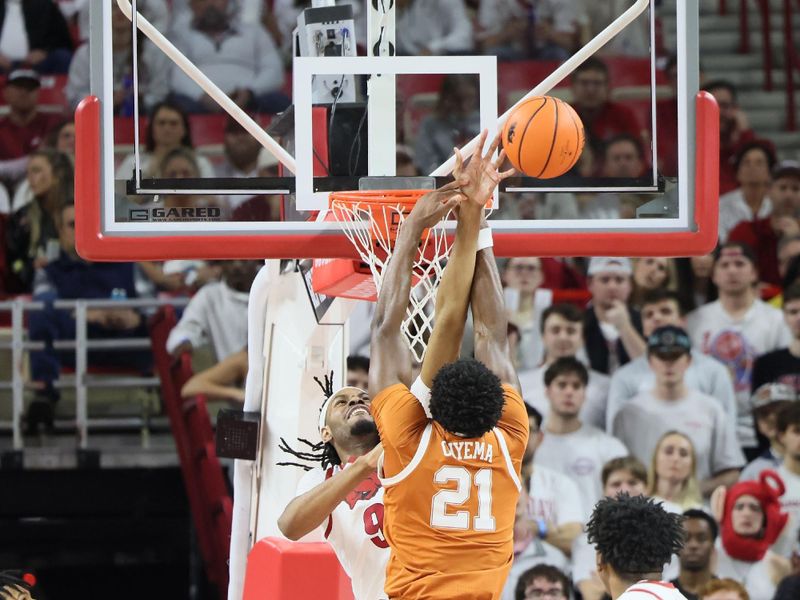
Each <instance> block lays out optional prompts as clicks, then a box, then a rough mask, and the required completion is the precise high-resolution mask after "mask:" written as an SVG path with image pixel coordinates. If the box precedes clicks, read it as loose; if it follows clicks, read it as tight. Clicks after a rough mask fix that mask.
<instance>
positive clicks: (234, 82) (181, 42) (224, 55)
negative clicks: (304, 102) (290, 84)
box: [171, 0, 289, 113]
mask: <svg viewBox="0 0 800 600" xmlns="http://www.w3.org/2000/svg"><path fill="white" fill-rule="evenodd" d="M190 7H191V9H192V17H193V18H192V20H191V22H190V23H188V24H181V23H178V24H177V25H176V26H175V27H174V29H173V34H172V41H173V43H174V44H175V46H177V48H178V49H179V50H181V51H182V52H183V53H184V54H185V55H186V57H187V58H188V59H189V60H191V61H192V62H193V63H194V64H195V65H197V66H198V67H199V68H200V69H201V70H202V71H203V72H204V73H206V74H207V75H208V77H209V79H211V80H212V81H213V82H214V83H216V84H217V85H218V86H219V87H220V89H222V91H223V92H225V93H226V94H228V95H229V96H230V97H231V99H232V100H233V101H234V102H236V104H238V105H239V106H241V107H242V108H247V109H250V110H255V111H257V112H265V113H278V112H281V111H282V110H284V109H286V108H287V107H288V105H289V99H288V98H287V97H286V96H285V95H284V94H283V92H281V88H282V87H283V80H284V72H283V61H282V60H281V56H280V53H279V52H278V49H277V48H276V47H275V43H274V42H273V41H272V38H271V37H270V36H269V34H268V33H267V32H266V30H265V29H264V28H263V27H262V26H261V25H260V24H246V23H236V22H235V21H234V18H233V17H234V6H233V2H232V1H231V0H214V2H205V1H201V0H192V1H191V3H190ZM171 87H172V91H173V100H174V101H175V102H176V103H177V104H178V105H180V106H181V107H182V108H183V109H184V110H185V111H186V112H189V113H208V112H222V107H221V106H220V105H219V104H218V103H217V102H216V101H214V100H213V99H211V97H210V96H207V95H205V94H204V93H203V90H202V89H200V87H199V86H198V85H197V84H196V83H195V82H194V81H193V80H192V79H190V78H189V76H188V75H186V74H185V73H184V72H183V71H182V70H181V69H180V68H178V67H177V66H174V68H173V71H172V81H171Z"/></svg>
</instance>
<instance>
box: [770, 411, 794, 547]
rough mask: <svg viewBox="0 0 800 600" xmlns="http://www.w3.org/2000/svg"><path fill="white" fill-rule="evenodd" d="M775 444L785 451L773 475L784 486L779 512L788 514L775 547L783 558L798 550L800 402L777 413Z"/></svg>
mask: <svg viewBox="0 0 800 600" xmlns="http://www.w3.org/2000/svg"><path fill="white" fill-rule="evenodd" d="M777 425H778V440H779V441H780V443H781V445H782V446H783V448H784V453H783V463H782V464H781V466H780V467H778V468H777V470H776V472H777V473H778V475H780V477H781V479H782V480H783V484H784V485H785V486H786V492H784V494H783V495H782V496H781V497H780V501H781V508H783V511H784V512H786V513H788V514H789V522H788V523H787V524H786V527H785V528H784V530H783V532H782V533H781V537H780V538H778V541H777V542H776V543H775V546H774V548H775V551H776V552H778V553H779V554H782V555H783V556H785V557H786V558H791V557H792V552H794V551H796V550H797V542H798V534H800V402H798V401H797V400H795V401H794V402H791V403H790V404H789V405H788V406H785V407H784V408H782V409H781V411H780V412H779V413H778V420H777Z"/></svg>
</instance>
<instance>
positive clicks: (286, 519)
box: [278, 507, 305, 542]
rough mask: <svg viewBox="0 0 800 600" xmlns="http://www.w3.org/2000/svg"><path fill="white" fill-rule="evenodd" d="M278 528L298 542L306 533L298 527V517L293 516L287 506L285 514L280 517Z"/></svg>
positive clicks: (289, 538) (290, 538) (288, 537)
mask: <svg viewBox="0 0 800 600" xmlns="http://www.w3.org/2000/svg"><path fill="white" fill-rule="evenodd" d="M278 529H279V530H280V532H281V533H282V534H283V535H284V537H285V538H286V539H288V540H291V541H293V542H296V541H297V540H299V539H300V538H301V537H303V536H304V535H305V534H304V533H303V532H302V530H301V529H300V527H298V523H297V519H294V518H292V515H291V514H290V511H289V509H288V507H287V509H286V510H285V511H283V514H282V515H281V516H280V517H278Z"/></svg>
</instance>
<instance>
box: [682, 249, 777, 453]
mask: <svg viewBox="0 0 800 600" xmlns="http://www.w3.org/2000/svg"><path fill="white" fill-rule="evenodd" d="M711 279H712V281H713V282H714V284H715V285H716V286H717V288H718V290H719V299H718V300H716V301H715V302H710V303H709V304H706V305H704V306H701V307H700V308H698V309H697V310H695V311H693V312H692V313H690V314H689V316H688V317H687V318H686V328H687V330H688V332H689V335H690V336H691V338H692V343H693V345H694V347H695V348H697V349H698V350H700V351H701V352H703V353H705V354H708V355H710V356H712V357H714V358H716V359H717V360H719V361H720V362H722V363H723V364H724V365H726V366H727V367H728V370H729V372H730V374H731V378H732V380H733V387H734V390H735V392H736V405H737V415H738V426H737V436H738V439H739V445H740V446H742V447H743V448H744V449H745V452H747V453H748V454H749V458H754V457H755V456H757V455H758V451H757V444H756V434H755V430H754V428H753V417H752V414H751V410H750V394H751V383H752V375H753V363H754V362H755V360H756V358H757V357H758V356H759V355H761V354H764V353H766V352H770V351H772V350H776V349H778V348H784V347H786V346H788V345H789V343H790V342H791V335H790V334H789V330H788V328H787V327H786V325H785V323H784V322H783V316H782V315H781V312H780V311H779V310H778V309H776V308H773V307H771V306H769V305H767V304H766V303H764V302H762V301H761V300H760V299H759V298H758V295H757V291H756V284H757V282H758V271H757V269H756V261H755V257H754V256H753V251H752V250H751V249H750V248H749V246H746V245H744V244H739V243H736V242H729V243H726V244H723V245H722V246H721V247H720V248H719V250H718V251H717V253H716V255H715V260H714V267H713V270H712V273H711Z"/></svg>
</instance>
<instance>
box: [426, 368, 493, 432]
mask: <svg viewBox="0 0 800 600" xmlns="http://www.w3.org/2000/svg"><path fill="white" fill-rule="evenodd" d="M504 405H505V395H504V394H503V387H502V385H501V383H500V379H499V378H498V377H497V375H495V374H494V373H492V372H491V371H490V370H489V369H488V368H486V365H484V364H483V363H482V362H480V361H477V360H472V359H459V360H457V361H455V362H452V363H448V364H446V365H444V366H443V367H442V368H441V369H439V372H438V373H436V376H435V377H434V378H433V383H432V384H431V400H430V411H431V416H432V417H433V419H434V421H436V422H437V423H439V424H440V425H441V426H442V427H444V428H445V429H446V430H447V431H449V432H451V433H458V434H460V435H463V436H466V437H469V438H475V437H480V436H482V435H483V434H484V433H486V432H487V431H491V429H492V428H493V427H494V426H495V425H497V422H498V421H499V420H500V415H501V414H502V413H503V406H504Z"/></svg>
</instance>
